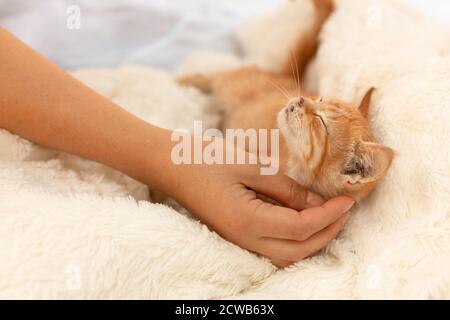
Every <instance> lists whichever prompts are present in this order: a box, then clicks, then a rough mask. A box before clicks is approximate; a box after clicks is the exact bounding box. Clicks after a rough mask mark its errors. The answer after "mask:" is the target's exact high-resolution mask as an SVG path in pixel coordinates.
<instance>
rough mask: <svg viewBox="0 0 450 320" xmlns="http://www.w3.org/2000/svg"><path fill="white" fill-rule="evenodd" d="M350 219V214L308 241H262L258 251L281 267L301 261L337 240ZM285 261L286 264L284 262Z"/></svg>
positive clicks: (268, 239)
mask: <svg viewBox="0 0 450 320" xmlns="http://www.w3.org/2000/svg"><path fill="white" fill-rule="evenodd" d="M349 218H350V214H349V213H346V214H345V215H344V216H342V217H341V218H340V219H338V220H337V221H336V222H334V223H333V224H331V225H329V226H328V227H326V228H325V229H324V230H322V231H320V232H318V233H316V234H315V235H313V236H311V237H310V238H309V239H308V240H306V241H302V242H299V241H292V240H281V239H270V238H265V239H261V241H260V242H259V243H260V247H259V248H258V251H260V253H261V254H263V255H266V256H267V257H269V258H271V259H273V261H275V262H276V263H277V264H276V265H278V264H279V265H280V266H284V265H285V264H287V261H292V262H296V261H300V260H302V259H304V258H306V257H309V256H311V255H312V254H314V253H316V252H318V251H319V250H321V249H322V248H324V247H325V246H326V245H327V244H328V243H329V242H330V241H331V240H333V239H334V238H336V236H337V235H338V233H339V231H341V229H342V227H343V226H344V225H345V223H346V222H347V220H348V219H349ZM283 261H284V262H283Z"/></svg>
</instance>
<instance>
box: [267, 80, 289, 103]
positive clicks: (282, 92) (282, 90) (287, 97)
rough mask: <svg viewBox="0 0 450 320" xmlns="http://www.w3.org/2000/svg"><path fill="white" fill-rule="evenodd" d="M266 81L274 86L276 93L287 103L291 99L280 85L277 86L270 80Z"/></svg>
mask: <svg viewBox="0 0 450 320" xmlns="http://www.w3.org/2000/svg"><path fill="white" fill-rule="evenodd" d="M267 81H268V82H269V83H270V84H271V85H272V86H274V87H275V88H276V89H278V91H279V92H280V93H281V94H282V95H283V96H284V97H285V98H286V99H287V101H289V100H291V97H290V96H289V92H288V91H287V90H286V88H284V87H283V86H282V85H280V84H277V83H275V82H273V81H272V80H270V79H267Z"/></svg>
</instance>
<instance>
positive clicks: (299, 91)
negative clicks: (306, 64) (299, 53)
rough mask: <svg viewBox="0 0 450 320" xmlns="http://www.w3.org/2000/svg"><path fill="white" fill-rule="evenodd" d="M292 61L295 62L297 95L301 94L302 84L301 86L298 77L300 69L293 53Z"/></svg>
mask: <svg viewBox="0 0 450 320" xmlns="http://www.w3.org/2000/svg"><path fill="white" fill-rule="evenodd" d="M294 62H295V70H296V71H297V90H298V96H299V97H300V96H301V93H302V86H301V79H300V70H299V67H298V61H297V57H296V56H295V55H294Z"/></svg>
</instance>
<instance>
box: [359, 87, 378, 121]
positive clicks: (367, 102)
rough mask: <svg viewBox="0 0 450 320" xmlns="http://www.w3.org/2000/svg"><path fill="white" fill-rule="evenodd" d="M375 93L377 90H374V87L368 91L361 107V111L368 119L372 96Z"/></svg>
mask: <svg viewBox="0 0 450 320" xmlns="http://www.w3.org/2000/svg"><path fill="white" fill-rule="evenodd" d="M374 91H375V88H373V87H372V88H370V89H369V90H367V92H366V94H365V95H364V97H363V98H362V100H361V103H360V105H359V111H360V112H361V113H362V114H363V116H364V117H366V118H367V117H368V116H369V106H370V101H371V100H372V94H373V92H374Z"/></svg>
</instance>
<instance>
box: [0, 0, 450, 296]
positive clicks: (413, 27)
mask: <svg viewBox="0 0 450 320" xmlns="http://www.w3.org/2000/svg"><path fill="white" fill-rule="evenodd" d="M310 13H311V4H310V3H309V1H308V0H297V1H296V2H293V3H290V4H285V5H284V7H282V8H281V9H280V10H279V11H277V12H274V13H272V14H270V15H268V16H265V17H263V18H258V19H256V20H254V21H251V22H249V23H248V24H247V25H246V26H244V27H243V28H242V29H240V30H238V38H239V40H240V42H241V43H242V45H243V48H244V51H245V53H246V59H245V61H240V60H239V59H237V58H235V57H228V56H226V57H225V56H221V55H219V54H206V53H203V54H197V55H194V56H193V57H192V58H191V59H189V60H188V61H186V63H185V64H184V65H183V67H182V68H181V70H182V71H183V72H191V71H197V70H212V69H214V68H215V66H216V65H217V63H218V62H219V64H220V65H221V67H230V68H231V67H235V66H237V65H239V64H241V63H250V62H254V63H257V64H259V65H261V66H262V67H265V68H270V69H277V68H279V64H280V62H281V61H282V59H283V57H285V55H286V54H287V53H286V51H283V50H282V48H286V47H287V44H288V43H289V42H290V41H292V40H293V39H294V38H295V36H296V35H298V33H299V32H301V28H303V27H304V25H305V24H307V23H309V22H310V20H311V16H310ZM322 40H323V45H322V46H321V49H320V52H319V54H318V57H317V59H316V61H315V62H314V64H313V65H312V66H311V67H310V69H309V71H308V80H307V83H308V87H309V88H310V89H311V90H316V91H318V92H319V93H320V94H322V95H329V96H335V97H338V98H342V99H345V100H348V101H357V100H358V99H359V98H360V96H361V95H362V92H364V91H365V89H367V88H368V87H370V86H376V87H377V88H378V90H377V93H376V94H375V97H374V101H373V103H372V106H371V113H370V118H371V123H372V125H373V128H374V130H375V131H376V134H377V136H378V137H380V140H382V141H383V143H385V144H387V145H389V146H390V147H392V148H393V149H395V150H396V159H395V161H394V163H393V166H392V169H391V170H390V172H389V175H388V177H387V178H386V179H385V181H384V182H383V184H382V185H381V186H380V187H379V188H378V189H377V190H376V192H375V193H373V194H372V196H371V197H370V198H369V199H368V200H367V201H365V202H364V203H361V204H360V205H359V206H358V207H357V208H356V209H355V210H354V211H353V217H352V219H351V220H350V222H349V223H348V225H347V226H346V228H345V230H344V231H343V232H342V234H341V235H340V236H339V238H338V239H337V240H336V241H334V242H332V243H331V244H330V245H329V246H328V247H327V248H326V250H324V252H322V253H321V254H320V255H317V256H315V257H314V258H311V259H307V260H304V261H302V262H299V263H297V264H296V265H295V266H292V267H290V268H288V269H286V270H277V269H275V268H274V267H273V266H272V265H271V264H270V263H269V262H268V261H267V260H265V259H261V258H259V257H257V256H255V255H253V254H250V253H248V252H247V251H245V250H242V249H240V248H238V247H236V246H234V245H232V244H230V243H228V242H226V241H224V240H223V239H221V238H220V237H219V236H217V235H216V234H215V233H213V232H211V231H209V230H208V229H207V228H206V227H205V226H203V225H202V224H200V223H199V222H197V221H195V220H194V219H192V218H190V217H189V216H188V215H185V214H180V213H178V212H176V211H175V210H173V209H171V208H169V207H167V206H164V205H159V204H152V203H150V202H148V201H147V200H148V199H149V191H148V189H147V188H146V187H145V186H143V185H142V184H140V183H138V182H136V181H133V180H132V179H130V178H128V177H125V176H124V175H122V174H120V173H118V172H115V171H113V170H111V169H108V168H105V167H104V166H101V165H99V164H96V163H93V162H90V161H86V160H82V159H79V158H76V157H73V156H69V155H66V154H61V153H57V152H54V151H51V150H48V149H45V148H42V147H39V146H36V145H34V144H32V143H30V142H28V141H25V140H23V139H20V138H18V137H17V136H14V135H11V134H9V133H8V132H5V131H0V261H1V263H0V298H201V299H203V298H288V299H296V298H363V299H364V298H446V299H448V298H450V272H449V270H450V269H449V266H450V246H449V243H450V220H449V215H450V208H449V206H450V205H449V201H450V161H449V155H450V154H449V150H450V146H449V145H450V130H449V129H448V128H449V126H448V123H449V121H450V62H449V57H450V55H449V52H450V50H449V43H450V41H449V40H450V36H449V33H447V32H446V30H442V29H438V28H436V27H435V26H433V25H431V24H430V23H429V22H427V21H425V20H424V19H422V18H421V17H420V16H418V15H417V13H415V12H414V11H413V10H411V9H409V7H408V6H406V5H405V4H404V3H403V2H402V1H400V0H395V1H392V0H384V1H369V0H359V1H353V0H341V1H340V2H339V5H338V10H337V12H335V13H334V15H333V16H332V18H331V19H330V20H329V22H328V23H327V25H326V28H325V29H324V31H323V33H322ZM76 76H77V77H79V78H80V79H81V80H82V81H84V82H86V83H87V84H88V85H90V86H91V87H93V88H95V89H96V90H97V91H98V92H100V93H102V94H103V95H106V96H107V97H109V98H111V99H113V100H114V101H115V102H117V103H119V104H120V105H122V106H124V107H126V108H127V109H128V110H130V111H132V112H134V113H135V114H137V115H139V116H140V117H142V118H143V119H145V120H147V121H149V122H152V123H155V124H158V125H161V126H164V127H168V128H181V127H191V126H192V124H193V121H194V120H203V121H204V122H205V123H206V125H209V126H214V125H216V124H217V121H218V119H219V115H218V113H217V110H216V109H215V108H214V104H213V101H212V100H211V99H210V98H208V97H206V96H203V95H202V94H200V93H199V92H197V91H196V90H194V89H186V88H180V87H178V86H177V85H176V84H175V82H174V81H173V78H172V76H171V75H168V74H166V73H163V72H162V71H158V70H154V69H150V68H143V67H137V66H133V67H123V68H120V69H117V70H84V71H79V72H77V73H76ZM186 187H187V188H188V187H189V186H186Z"/></svg>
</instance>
